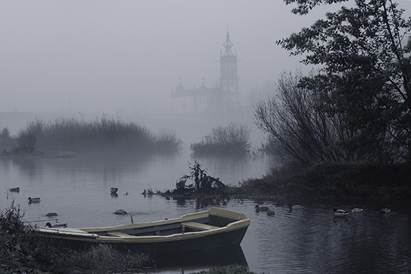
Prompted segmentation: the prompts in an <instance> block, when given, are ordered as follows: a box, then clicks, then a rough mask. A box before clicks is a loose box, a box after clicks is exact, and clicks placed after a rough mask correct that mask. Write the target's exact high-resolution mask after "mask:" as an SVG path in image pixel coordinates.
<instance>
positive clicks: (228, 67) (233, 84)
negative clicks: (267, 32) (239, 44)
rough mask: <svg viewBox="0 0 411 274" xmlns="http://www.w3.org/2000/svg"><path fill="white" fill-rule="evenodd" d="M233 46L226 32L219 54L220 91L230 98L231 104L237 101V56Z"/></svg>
mask: <svg viewBox="0 0 411 274" xmlns="http://www.w3.org/2000/svg"><path fill="white" fill-rule="evenodd" d="M233 46H234V45H233V42H231V39H230V33H229V32H228V31H227V34H226V39H225V42H224V44H223V50H222V51H221V52H220V89H221V92H222V93H223V94H222V95H223V96H226V97H228V98H231V100H232V103H233V102H236V101H237V100H238V75H237V55H236V54H235V52H234V50H233Z"/></svg>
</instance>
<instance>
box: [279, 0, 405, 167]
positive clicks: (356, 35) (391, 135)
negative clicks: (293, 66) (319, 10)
mask: <svg viewBox="0 0 411 274" xmlns="http://www.w3.org/2000/svg"><path fill="white" fill-rule="evenodd" d="M284 1H285V2H286V3H287V4H294V5H295V6H294V8H293V12H294V13H295V14H300V15H303V14H307V13H309V12H310V11H311V10H312V9H313V8H315V7H316V6H319V5H333V4H336V3H343V2H347V1H346V0H284ZM350 3H351V2H350ZM403 13H404V10H402V9H400V8H399V6H398V3H397V2H396V1H393V0H355V1H353V3H352V5H350V6H349V7H344V6H343V7H340V8H338V10H337V11H334V12H329V13H327V14H326V16H325V18H323V19H321V20H318V21H317V22H315V23H314V24H313V25H312V26H310V27H307V28H303V29H302V30H301V31H300V32H298V33H294V34H292V35H291V36H289V37H288V38H286V39H283V40H280V41H278V44H279V45H281V46H282V47H284V48H285V49H287V50H289V51H290V52H291V54H292V55H303V56H304V59H303V63H305V64H310V65H316V66H318V68H319V71H318V73H317V74H315V75H312V76H309V77H305V79H303V80H302V81H301V82H300V84H301V86H302V87H304V88H305V89H309V90H311V91H313V92H315V93H316V94H318V96H319V98H320V99H321V103H322V108H323V109H324V111H325V112H327V113H328V114H330V115H334V114H338V115H341V117H342V119H343V120H344V123H345V125H346V126H347V128H348V129H349V131H350V132H351V133H352V135H353V140H352V142H351V143H350V145H351V146H352V147H351V149H352V150H356V151H361V150H368V151H369V150H371V149H374V150H378V151H379V152H380V154H379V156H378V157H377V158H379V159H378V160H383V161H386V160H388V159H387V158H392V159H394V160H398V159H401V158H402V157H403V158H407V159H408V161H410V160H411V82H410V79H411V63H410V61H411V57H410V56H411V46H410V45H411V44H410V43H408V45H407V43H406V42H407V41H405V40H404V39H407V36H408V33H409V32H410V31H411V19H410V18H407V19H406V18H404V16H403ZM364 154H365V155H366V154H367V153H364ZM388 156H389V157H388Z"/></svg>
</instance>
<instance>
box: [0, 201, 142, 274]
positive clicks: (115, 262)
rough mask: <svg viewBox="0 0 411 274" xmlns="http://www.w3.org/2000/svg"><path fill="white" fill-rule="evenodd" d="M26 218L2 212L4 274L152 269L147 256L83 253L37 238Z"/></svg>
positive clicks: (107, 250)
mask: <svg viewBox="0 0 411 274" xmlns="http://www.w3.org/2000/svg"><path fill="white" fill-rule="evenodd" d="M22 218H23V214H22V213H21V211H20V209H19V208H16V207H14V205H13V204H12V205H11V207H10V208H7V209H5V210H2V211H1V212H0V273H63V274H64V273H113V272H140V271H141V270H142V268H143V267H147V266H149V265H150V261H149V260H148V258H147V257H146V256H145V255H143V254H136V253H131V252H127V251H124V252H123V251H118V250H116V249H113V248H111V247H110V246H106V245H96V246H92V247H90V248H88V249H81V250H79V249H71V248H67V247H64V246H56V245H54V244H53V243H52V242H51V241H48V240H46V239H44V238H41V239H40V238H37V237H35V234H34V230H33V228H32V227H31V226H28V225H25V224H24V223H23V221H22Z"/></svg>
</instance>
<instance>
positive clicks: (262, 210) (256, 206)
mask: <svg viewBox="0 0 411 274" xmlns="http://www.w3.org/2000/svg"><path fill="white" fill-rule="evenodd" d="M268 210H269V208H268V207H267V206H260V205H258V204H257V205H255V211H256V212H260V211H261V212H264V211H268Z"/></svg>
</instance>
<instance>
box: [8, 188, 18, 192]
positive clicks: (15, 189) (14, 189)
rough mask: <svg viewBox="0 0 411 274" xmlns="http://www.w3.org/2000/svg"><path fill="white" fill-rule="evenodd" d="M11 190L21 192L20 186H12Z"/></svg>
mask: <svg viewBox="0 0 411 274" xmlns="http://www.w3.org/2000/svg"><path fill="white" fill-rule="evenodd" d="M9 191H10V192H17V193H19V192H20V187H12V188H10V189H9Z"/></svg>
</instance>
